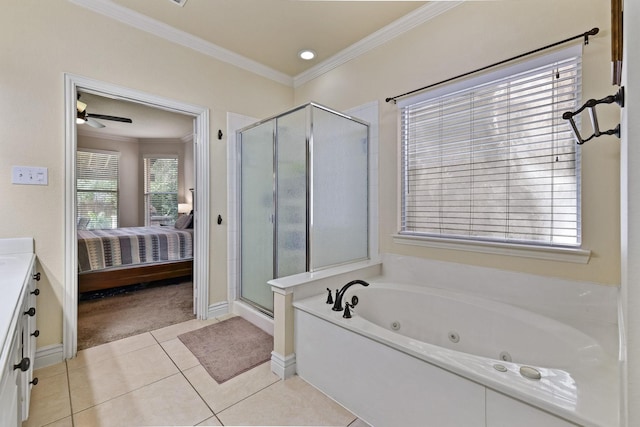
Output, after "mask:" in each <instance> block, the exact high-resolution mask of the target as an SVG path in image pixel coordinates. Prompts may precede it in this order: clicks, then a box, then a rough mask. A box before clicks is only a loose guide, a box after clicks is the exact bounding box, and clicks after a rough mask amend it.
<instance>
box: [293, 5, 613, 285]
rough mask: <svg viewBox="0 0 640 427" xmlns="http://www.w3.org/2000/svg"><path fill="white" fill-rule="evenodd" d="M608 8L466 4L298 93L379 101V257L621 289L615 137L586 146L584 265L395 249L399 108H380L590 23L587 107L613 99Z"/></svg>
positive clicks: (302, 98)
mask: <svg viewBox="0 0 640 427" xmlns="http://www.w3.org/2000/svg"><path fill="white" fill-rule="evenodd" d="M609 5H610V2H609V0H563V1H556V0H520V1H498V2H465V3H464V4H462V5H461V6H458V7H456V8H454V9H452V10H450V11H448V12H447V13H445V14H443V15H440V16H438V17H437V18H435V19H433V20H431V21H429V22H427V23H425V24H423V25H421V26H419V27H417V28H415V29H413V30H411V31H410V32H408V33H406V34H404V35H402V36H400V37H398V38H396V39H394V40H392V41H391V42H388V43H386V44H384V45H382V46H380V47H378V48H376V49H375V50H373V51H371V52H369V53H367V54H365V55H363V56H361V57H358V58H356V59H354V60H351V61H350V62H348V63H346V64H344V65H342V66H340V67H338V68H336V69H334V70H332V71H331V72H329V73H326V74H325V75H323V76H321V77H318V78H316V79H314V80H313V81H311V82H309V83H307V84H305V85H303V86H301V87H299V88H297V89H296V92H295V104H302V103H305V102H308V101H311V100H313V101H316V102H319V103H321V104H325V105H327V106H330V107H333V108H337V109H339V110H345V109H348V108H351V107H353V106H357V105H361V104H364V103H366V102H370V101H373V100H378V101H379V105H380V178H379V180H380V181H379V184H380V248H381V251H382V252H393V253H398V254H406V255H412V256H419V257H424V258H431V259H438V260H445V261H453V262H460V263H465V264H474V265H480V266H487V267H494V268H501V269H506V270H515V271H522V272H528V273H536V274H543V275H549V276H557V277H563V278H568V279H577V280H588V281H594V282H598V283H604V284H619V283H620V238H619V235H620V232H619V229H620V220H619V212H620V209H619V206H620V197H619V140H618V139H617V138H615V137H601V138H598V139H597V140H595V141H593V142H590V143H588V144H586V145H584V146H583V147H584V148H582V203H583V205H582V214H583V216H582V221H583V223H582V230H583V246H584V247H585V248H588V249H590V250H592V257H591V260H590V262H589V263H588V264H586V265H581V264H573V263H563V262H556V261H543V260H536V259H528V258H519V257H507V256H500V255H490V254H482V253H473V252H463V251H452V250H445V249H433V248H422V247H415V246H407V245H400V244H394V243H393V240H392V238H391V235H392V234H394V233H396V232H397V231H398V225H397V224H398V210H397V209H398V182H399V181H398V167H397V165H398V158H397V155H398V136H397V135H398V129H397V120H398V118H397V108H396V107H395V106H394V105H393V104H392V103H385V98H387V97H391V96H395V95H398V94H400V93H405V92H407V91H410V90H412V89H416V88H419V87H422V86H425V85H428V84H431V83H436V82H438V81H441V80H444V79H447V78H450V77H453V76H456V75H459V74H462V73H465V72H468V71H472V70H474V69H476V68H480V67H483V66H486V65H489V64H492V63H495V62H498V61H501V60H504V59H506V58H509V57H511V56H515V55H518V54H521V53H524V52H527V51H530V50H533V49H536V48H538V47H541V46H544V45H547V44H551V43H554V42H556V41H559V40H563V39H566V38H568V37H571V36H574V35H576V34H582V33H583V32H585V31H587V30H590V29H591V28H593V27H596V26H597V27H599V28H600V34H599V35H597V36H596V37H592V38H591V40H590V43H589V45H588V46H586V47H585V49H584V57H583V63H584V65H583V101H585V100H587V99H589V98H602V97H604V96H607V95H611V94H614V93H615V92H616V90H617V88H614V87H613V86H611V77H610V30H609V27H610V10H609ZM610 107H611V108H609V109H608V108H603V109H602V111H600V110H599V111H598V117H599V119H600V127H601V128H602V129H603V130H604V129H608V128H609V127H614V126H615V125H617V124H618V123H619V108H618V107H617V106H610ZM585 122H588V119H586V118H585ZM587 130H588V129H585V131H587ZM588 131H589V133H590V130H588Z"/></svg>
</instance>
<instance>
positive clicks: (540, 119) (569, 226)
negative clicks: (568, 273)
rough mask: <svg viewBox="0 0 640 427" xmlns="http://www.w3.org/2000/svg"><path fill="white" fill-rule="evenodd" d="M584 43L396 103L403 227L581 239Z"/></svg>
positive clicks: (434, 233)
mask: <svg viewBox="0 0 640 427" xmlns="http://www.w3.org/2000/svg"><path fill="white" fill-rule="evenodd" d="M580 95H581V49H580V47H579V46H578V47H572V48H569V49H565V50H563V51H560V52H556V53H553V54H550V55H546V56H543V57H539V58H536V59H534V60H531V61H528V62H525V63H520V64H516V65H514V66H512V67H508V68H505V69H502V70H498V71H496V72H493V73H489V74H488V75H482V76H479V77H476V78H474V79H471V80H467V81H464V82H459V83H454V84H452V85H448V86H447V87H443V88H439V89H436V90H433V91H431V92H427V93H423V94H421V95H418V96H415V97H413V98H411V99H406V100H404V101H401V102H399V103H398V104H399V106H400V109H401V163H402V164H401V171H402V172H401V173H402V184H401V185H402V201H401V225H400V234H401V235H402V234H404V235H412V236H414V237H418V238H419V237H438V238H449V239H462V240H473V241H488V242H502V243H519V244H534V245H547V246H570V247H578V246H580V244H581V227H580V158H579V152H577V151H576V144H575V140H574V138H573V135H572V133H571V129H570V127H569V125H568V123H567V122H566V121H565V120H563V119H562V117H561V116H562V112H564V111H570V110H575V109H576V108H577V106H578V105H579V102H580Z"/></svg>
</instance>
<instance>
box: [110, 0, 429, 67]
mask: <svg viewBox="0 0 640 427" xmlns="http://www.w3.org/2000/svg"><path fill="white" fill-rule="evenodd" d="M112 1H113V2H115V3H117V4H119V5H120V6H123V7H125V8H127V9H129V10H131V11H134V12H138V13H140V14H142V15H145V16H147V17H150V18H152V19H154V20H156V21H159V22H162V23H164V24H167V25H169V26H170V27H172V28H176V29H178V30H181V31H184V32H186V33H189V34H191V35H193V36H196V37H198V38H200V39H203V40H205V41H207V42H209V43H212V44H214V45H217V46H220V47H222V48H224V49H227V50H229V51H232V52H235V53H237V54H239V55H242V56H244V57H246V58H249V59H251V60H254V61H256V62H258V63H260V64H263V65H266V66H267V67H270V68H272V69H274V70H277V71H280V72H282V73H284V74H286V75H289V76H292V77H293V76H296V75H298V74H300V73H302V72H303V71H306V70H307V69H309V68H310V67H313V66H314V65H317V64H319V63H321V62H322V61H325V60H327V59H328V58H330V57H331V56H333V55H335V54H337V53H338V52H340V51H342V50H343V49H346V48H347V47H349V46H351V45H353V44H354V43H356V42H358V41H360V40H362V39H364V38H365V37H367V36H368V35H370V34H372V33H374V32H376V31H378V30H380V29H381V28H383V27H385V26H387V25H389V24H391V23H392V22H394V21H396V20H397V19H399V18H401V17H402V16H404V15H406V14H408V13H409V12H412V11H414V10H415V9H417V8H419V7H420V6H423V5H424V4H425V3H427V2H424V1H393V0H390V1H324V0H187V1H186V3H185V4H184V6H182V7H180V6H178V5H176V4H175V3H174V2H173V1H172V0H112ZM302 49H312V50H314V51H315V52H316V53H317V56H316V58H315V59H313V60H311V61H305V60H302V59H300V58H299V57H298V52H299V51H301V50H302Z"/></svg>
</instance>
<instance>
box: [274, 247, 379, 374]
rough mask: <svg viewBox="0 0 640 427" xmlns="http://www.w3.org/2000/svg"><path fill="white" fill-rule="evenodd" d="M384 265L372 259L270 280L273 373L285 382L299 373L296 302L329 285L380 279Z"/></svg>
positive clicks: (315, 293)
mask: <svg viewBox="0 0 640 427" xmlns="http://www.w3.org/2000/svg"><path fill="white" fill-rule="evenodd" d="M381 265H382V262H381V260H380V259H372V260H367V261H359V262H354V263H349V264H344V265H340V266H336V267H331V268H326V269H323V270H318V271H314V272H306V273H300V274H295V275H292V276H287V277H283V278H279V279H273V280H270V281H269V282H268V283H269V285H271V290H272V291H273V307H274V310H273V323H274V326H273V352H272V353H271V370H272V372H273V373H275V374H276V375H278V376H279V377H280V378H282V379H285V378H289V377H291V376H293V374H295V372H296V359H295V354H294V336H293V334H294V326H293V325H294V316H293V305H292V304H293V301H295V300H297V299H302V298H306V297H309V296H312V295H317V294H318V293H320V292H321V291H323V290H324V288H326V287H327V286H328V285H331V286H338V287H342V285H344V284H345V283H347V282H349V281H350V280H354V279H357V278H367V277H375V276H378V275H380V272H381ZM336 283H339V284H340V285H336Z"/></svg>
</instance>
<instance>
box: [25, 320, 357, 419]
mask: <svg viewBox="0 0 640 427" xmlns="http://www.w3.org/2000/svg"><path fill="white" fill-rule="evenodd" d="M220 320H223V319H212V320H207V321H200V320H190V321H188V322H184V323H180V324H177V325H173V326H169V327H166V328H162V329H158V330H156V331H152V332H147V333H144V334H140V335H136V336H133V337H129V338H125V339H122V340H119V341H115V342H112V343H108V344H103V345H101V346H98V347H93V348H89V349H87V350H83V351H80V352H78V356H77V357H76V358H75V359H72V360H69V361H67V362H63V363H59V364H57V365H54V366H49V367H46V368H42V369H38V370H36V372H35V376H36V377H38V379H39V383H38V385H37V386H36V387H34V388H33V390H32V395H31V407H30V414H29V419H28V420H27V421H26V422H24V423H23V427H35V426H50V427H72V426H75V427H93V426H105V427H106V426H117V427H122V426H141V425H147V426H148V425H156V426H167V425H180V426H185V425H188V426H195V425H198V426H220V425H313V426H350V427H356V426H357V427H363V426H366V424H365V423H364V422H362V421H361V420H358V419H357V418H356V417H355V416H354V415H353V414H351V413H350V412H349V411H347V410H346V409H344V408H342V407H341V406H340V405H338V404H336V403H335V402H334V401H332V400H331V399H329V398H328V397H327V396H325V395H324V394H322V393H320V392H319V391H318V390H316V389H315V388H313V387H312V386H310V385H309V384H307V383H306V382H304V381H303V380H302V379H300V378H299V377H297V376H295V377H293V378H290V379H288V380H286V381H281V380H280V379H279V378H278V377H277V376H276V375H274V374H273V373H272V372H271V369H270V362H267V363H264V364H262V365H260V366H258V367H256V368H254V369H252V370H250V371H248V372H245V373H243V374H241V375H238V376H237V377H235V378H233V379H231V380H229V381H227V382H225V383H223V384H218V383H216V382H215V381H214V380H213V379H212V378H211V377H210V376H209V374H208V373H207V372H206V371H205V370H204V368H203V367H202V366H201V365H200V364H199V363H198V360H197V359H196V358H195V357H194V356H193V355H192V354H191V352H190V351H189V350H188V349H187V348H186V347H185V346H184V345H183V344H182V342H181V341H180V340H179V339H178V338H177V336H178V335H179V334H181V333H184V332H187V331H190V330H193V329H197V328H201V327H203V326H206V325H208V324H211V323H214V322H217V321H220Z"/></svg>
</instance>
